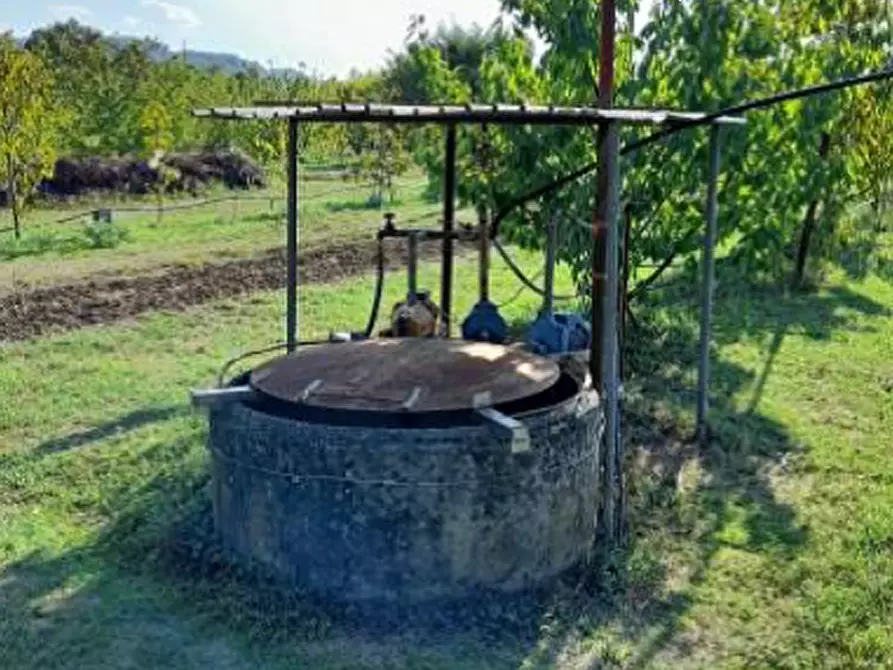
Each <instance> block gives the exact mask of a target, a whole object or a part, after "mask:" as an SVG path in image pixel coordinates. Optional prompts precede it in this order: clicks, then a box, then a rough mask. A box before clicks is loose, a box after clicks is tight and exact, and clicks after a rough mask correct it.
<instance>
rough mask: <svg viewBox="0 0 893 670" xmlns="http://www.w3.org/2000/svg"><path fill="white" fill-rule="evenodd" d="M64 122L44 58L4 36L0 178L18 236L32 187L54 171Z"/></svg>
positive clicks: (1, 42) (1, 46)
mask: <svg viewBox="0 0 893 670" xmlns="http://www.w3.org/2000/svg"><path fill="white" fill-rule="evenodd" d="M60 120H61V114H60V112H59V111H58V109H57V108H56V105H55V103H54V100H53V97H52V81H51V78H50V73H49V71H48V70H47V68H46V66H45V65H44V63H43V61H42V60H41V59H40V58H39V57H38V56H35V55H34V54H32V53H30V52H28V51H24V50H22V49H19V48H18V47H17V46H16V44H15V42H13V40H12V38H11V37H10V36H8V35H3V36H0V179H2V181H3V182H4V183H5V184H6V193H7V199H8V202H9V206H10V209H11V210H12V218H13V227H14V230H15V236H16V238H20V237H21V235H22V229H21V215H22V210H23V209H24V207H25V206H26V204H27V203H28V200H29V197H30V195H31V193H32V191H33V190H34V188H35V187H36V186H37V184H38V183H39V182H40V180H41V179H42V178H43V177H45V176H48V175H50V174H52V171H53V166H54V164H55V159H56V142H57V139H58V138H57V134H56V130H57V127H58V125H59V123H60Z"/></svg>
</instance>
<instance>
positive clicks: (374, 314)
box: [363, 237, 384, 337]
mask: <svg viewBox="0 0 893 670" xmlns="http://www.w3.org/2000/svg"><path fill="white" fill-rule="evenodd" d="M376 266H377V267H376V272H375V294H374V296H373V298H372V310H371V311H370V312H369V321H368V322H367V323H366V330H364V331H363V335H365V336H366V337H372V331H373V330H374V329H375V322H376V321H378V311H379V309H381V294H382V292H383V291H384V240H383V239H382V238H381V237H379V238H378V258H377V259H376Z"/></svg>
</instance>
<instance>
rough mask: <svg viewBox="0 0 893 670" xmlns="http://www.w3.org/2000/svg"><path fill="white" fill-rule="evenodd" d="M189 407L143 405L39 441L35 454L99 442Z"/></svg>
mask: <svg viewBox="0 0 893 670" xmlns="http://www.w3.org/2000/svg"><path fill="white" fill-rule="evenodd" d="M188 413H189V408H188V407H185V406H181V405H167V406H162V407H143V408H140V409H138V410H135V411H133V412H130V413H129V414H125V415H124V416H120V417H118V418H116V419H114V420H112V421H107V422H105V423H101V424H99V425H97V426H93V427H91V428H88V429H87V430H83V431H80V432H77V433H71V434H68V435H63V436H61V437H54V438H51V439H49V440H46V441H44V442H41V443H40V444H39V445H38V446H37V447H35V449H34V451H35V453H37V454H48V453H53V452H57V451H69V450H71V449H78V448H80V447H84V446H89V445H91V444H95V443H96V442H100V441H102V440H104V439H106V438H108V437H112V436H113V435H118V434H121V433H126V432H129V431H131V430H136V429H137V428H140V427H141V426H145V425H147V424H150V423H158V422H160V421H167V420H168V419H173V418H176V417H179V416H186V414H188Z"/></svg>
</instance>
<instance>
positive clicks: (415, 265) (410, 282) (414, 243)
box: [406, 235, 419, 305]
mask: <svg viewBox="0 0 893 670" xmlns="http://www.w3.org/2000/svg"><path fill="white" fill-rule="evenodd" d="M408 241H409V267H408V270H407V273H406V276H407V287H406V301H407V302H408V303H409V304H410V305H411V304H413V303H415V301H416V296H417V295H418V291H419V287H418V273H419V237H418V235H410V236H409V238H408Z"/></svg>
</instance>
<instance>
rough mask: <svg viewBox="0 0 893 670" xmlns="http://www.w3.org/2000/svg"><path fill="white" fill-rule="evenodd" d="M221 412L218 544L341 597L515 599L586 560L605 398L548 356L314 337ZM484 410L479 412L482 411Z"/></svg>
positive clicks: (215, 416)
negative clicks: (492, 594) (489, 595)
mask: <svg viewBox="0 0 893 670" xmlns="http://www.w3.org/2000/svg"><path fill="white" fill-rule="evenodd" d="M233 383H234V384H246V383H247V384H249V385H250V386H251V387H252V388H253V393H252V394H250V395H249V396H247V397H245V398H243V399H241V400H237V401H232V402H226V403H219V404H216V405H214V406H212V407H211V410H210V435H209V448H210V451H211V474H212V492H213V493H212V496H213V507H214V517H215V524H216V527H217V530H218V533H219V535H220V537H221V538H222V541H223V543H224V544H225V546H226V547H227V548H229V549H230V550H232V551H234V552H235V553H236V554H239V555H241V556H244V557H246V558H248V559H251V560H254V561H258V562H259V563H260V564H262V565H264V566H265V567H266V568H268V569H270V570H272V571H273V572H274V573H275V574H277V575H279V576H280V577H282V578H284V579H285V580H288V581H290V582H294V583H297V584H300V585H302V586H304V587H307V588H309V589H311V590H312V591H315V592H317V593H318V594H320V595H322V596H324V597H326V598H328V599H332V600H337V601H385V602H389V601H390V602H398V601H399V602H402V603H419V602H425V601H431V600H438V599H460V598H464V597H468V596H471V595H472V594H480V593H481V592H486V591H496V592H502V593H512V592H518V591H522V590H525V589H527V588H530V587H534V586H536V585H538V584H541V583H543V582H544V581H546V580H549V579H551V578H554V577H556V576H558V575H559V574H561V573H562V572H563V571H565V570H566V569H568V568H570V567H571V566H573V565H575V564H577V563H578V562H579V561H581V560H582V559H583V558H585V557H586V556H587V554H588V552H589V551H590V549H591V546H592V540H593V537H594V534H595V525H596V514H597V509H598V504H599V495H600V490H599V448H600V442H601V437H602V430H603V420H602V412H601V407H600V405H599V403H598V400H597V396H596V395H595V393H594V392H593V391H592V390H591V389H589V388H588V387H587V386H586V385H585V384H584V383H583V381H582V380H581V379H579V378H578V377H577V376H575V375H572V374H569V373H568V372H567V371H566V370H563V369H561V368H560V367H559V366H558V364H557V363H556V362H554V361H552V360H551V359H548V358H540V357H536V356H533V355H531V354H528V353H526V352H523V351H520V350H517V349H513V348H510V347H503V346H498V345H490V344H486V345H481V344H477V343H466V342H461V341H455V340H434V339H432V340H372V341H367V342H359V343H338V344H326V345H314V346H308V347H304V348H301V349H299V351H298V352H296V353H294V354H292V355H290V356H288V357H282V358H279V359H275V360H273V361H270V362H269V363H267V364H265V365H263V366H260V367H259V368H256V369H255V370H253V371H251V372H250V373H247V374H246V375H243V376H241V377H240V378H237V379H236V380H234V381H233ZM482 410H483V411H482Z"/></svg>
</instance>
